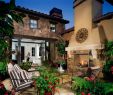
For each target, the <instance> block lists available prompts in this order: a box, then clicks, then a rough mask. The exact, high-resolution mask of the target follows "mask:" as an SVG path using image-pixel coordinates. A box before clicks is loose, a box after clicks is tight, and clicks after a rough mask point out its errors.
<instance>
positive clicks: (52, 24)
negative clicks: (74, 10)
mask: <svg viewBox="0 0 113 95" xmlns="http://www.w3.org/2000/svg"><path fill="white" fill-rule="evenodd" d="M50 31H51V32H55V31H56V24H54V23H51V24H50Z"/></svg>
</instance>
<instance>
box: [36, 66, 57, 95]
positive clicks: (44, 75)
mask: <svg viewBox="0 0 113 95" xmlns="http://www.w3.org/2000/svg"><path fill="white" fill-rule="evenodd" d="M38 70H39V72H40V76H39V77H38V78H35V81H36V86H37V88H38V90H39V94H40V95H44V93H46V92H53V93H54V91H55V88H56V87H57V86H58V83H59V79H58V77H56V76H55V75H54V74H53V73H50V72H49V71H47V70H45V69H44V68H43V67H42V68H38Z"/></svg>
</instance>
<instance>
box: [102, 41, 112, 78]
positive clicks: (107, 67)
mask: <svg viewBox="0 0 113 95" xmlns="http://www.w3.org/2000/svg"><path fill="white" fill-rule="evenodd" d="M105 56H106V62H105V64H104V66H103V75H104V78H105V79H107V80H113V71H112V67H113V41H108V42H106V43H105Z"/></svg>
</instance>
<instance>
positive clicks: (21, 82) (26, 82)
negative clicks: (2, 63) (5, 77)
mask: <svg viewBox="0 0 113 95" xmlns="http://www.w3.org/2000/svg"><path fill="white" fill-rule="evenodd" d="M9 76H10V78H11V82H12V84H13V88H14V89H15V91H19V90H22V89H25V88H27V87H30V86H31V85H32V84H33V81H32V80H31V79H28V77H27V76H26V75H25V76H24V79H23V78H22V76H20V75H19V74H18V72H17V71H16V70H12V71H10V72H9Z"/></svg>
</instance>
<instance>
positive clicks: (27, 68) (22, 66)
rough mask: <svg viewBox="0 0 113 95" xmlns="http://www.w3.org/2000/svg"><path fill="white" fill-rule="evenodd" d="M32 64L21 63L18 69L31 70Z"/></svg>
mask: <svg viewBox="0 0 113 95" xmlns="http://www.w3.org/2000/svg"><path fill="white" fill-rule="evenodd" d="M31 65H32V63H31V62H23V63H22V64H20V67H21V68H22V69H24V70H27V71H28V70H29V69H30V68H31Z"/></svg>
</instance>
